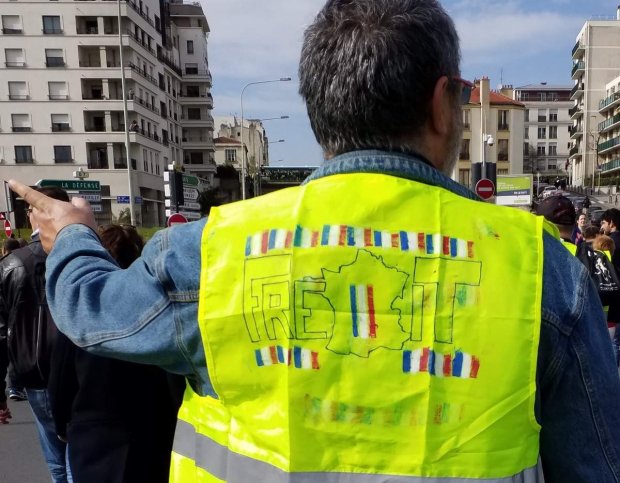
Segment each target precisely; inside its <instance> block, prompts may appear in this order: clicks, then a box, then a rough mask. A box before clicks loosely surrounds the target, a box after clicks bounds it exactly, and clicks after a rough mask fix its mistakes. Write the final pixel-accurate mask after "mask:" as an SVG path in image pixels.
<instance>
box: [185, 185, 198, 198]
mask: <svg viewBox="0 0 620 483" xmlns="http://www.w3.org/2000/svg"><path fill="white" fill-rule="evenodd" d="M199 194H200V193H198V190H197V189H196V188H186V187H183V198H185V199H186V200H189V201H196V200H197V199H198V195H199Z"/></svg>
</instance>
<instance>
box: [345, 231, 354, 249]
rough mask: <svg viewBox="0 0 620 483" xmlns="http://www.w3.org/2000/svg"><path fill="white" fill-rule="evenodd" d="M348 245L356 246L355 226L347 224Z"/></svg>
mask: <svg viewBox="0 0 620 483" xmlns="http://www.w3.org/2000/svg"><path fill="white" fill-rule="evenodd" d="M347 245H349V246H350V247H354V246H355V228H353V227H352V226H347Z"/></svg>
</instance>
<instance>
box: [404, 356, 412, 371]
mask: <svg viewBox="0 0 620 483" xmlns="http://www.w3.org/2000/svg"><path fill="white" fill-rule="evenodd" d="M403 372H411V351H405V352H403Z"/></svg>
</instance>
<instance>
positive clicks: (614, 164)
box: [601, 159, 620, 173]
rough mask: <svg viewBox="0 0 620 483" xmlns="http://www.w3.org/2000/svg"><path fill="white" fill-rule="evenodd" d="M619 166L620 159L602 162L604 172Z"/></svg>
mask: <svg viewBox="0 0 620 483" xmlns="http://www.w3.org/2000/svg"><path fill="white" fill-rule="evenodd" d="M618 168H620V159H612V160H611V161H607V162H606V163H603V164H601V172H603V173H608V172H610V171H615V170H617V169H618Z"/></svg>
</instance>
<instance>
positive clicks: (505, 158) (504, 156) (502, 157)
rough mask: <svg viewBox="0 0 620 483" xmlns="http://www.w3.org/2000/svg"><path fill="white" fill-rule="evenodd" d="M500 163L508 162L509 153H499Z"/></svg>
mask: <svg viewBox="0 0 620 483" xmlns="http://www.w3.org/2000/svg"><path fill="white" fill-rule="evenodd" d="M497 160H498V161H508V153H497Z"/></svg>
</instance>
